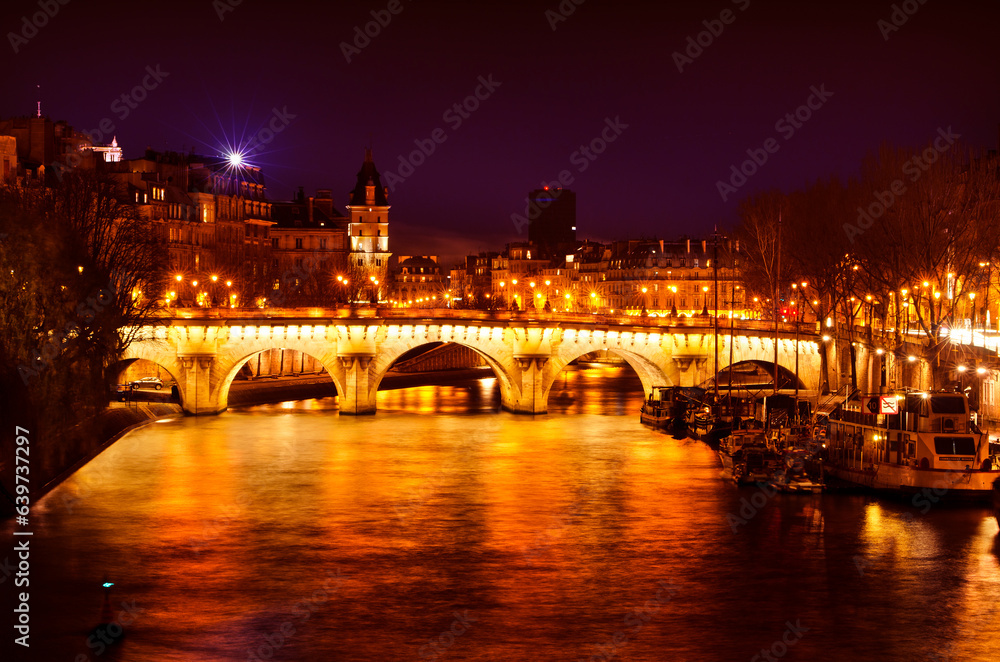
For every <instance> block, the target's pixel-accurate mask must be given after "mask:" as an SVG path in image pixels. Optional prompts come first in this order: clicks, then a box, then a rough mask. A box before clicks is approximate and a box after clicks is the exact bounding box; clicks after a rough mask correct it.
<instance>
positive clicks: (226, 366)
mask: <svg viewBox="0 0 1000 662" xmlns="http://www.w3.org/2000/svg"><path fill="white" fill-rule="evenodd" d="M272 345H273V343H271V344H270V345H268V346H265V347H262V348H261V349H259V350H258V351H250V352H249V353H245V352H246V349H244V350H243V352H240V353H239V354H231V355H227V356H222V357H219V361H218V362H217V365H215V366H213V369H212V372H213V373H216V374H217V375H218V376H219V379H218V380H217V383H218V388H217V391H216V396H215V403H216V405H215V406H217V407H218V411H223V410H225V409H226V408H227V407H228V406H229V391H230V388H231V387H232V385H233V381H234V380H235V379H236V376H237V375H238V374H239V372H240V370H241V369H242V368H243V366H244V365H246V363H247V361H249V360H250V359H252V358H253V357H254V356H257V355H258V354H260V353H261V352H266V351H269V350H272V349H276V348H275V347H273V346H272ZM282 348H284V349H294V350H296V351H299V352H302V353H303V354H305V355H306V356H311V357H312V358H313V359H315V360H316V361H318V362H319V364H320V365H321V366H323V369H324V370H325V371H326V373H327V375H328V376H329V377H330V379H331V381H333V384H334V387H335V388H336V389H337V395H338V396H340V397H339V398H338V400H343V395H344V392H345V390H344V368H343V366H342V365H341V363H340V362H339V361H337V360H336V356H334V357H332V360H331V358H330V357H323V356H317V354H320V352H317V351H316V350H315V349H314V348H308V349H305V348H303V347H298V346H296V343H294V342H284V343H282Z"/></svg>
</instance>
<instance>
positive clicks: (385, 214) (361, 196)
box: [347, 147, 392, 303]
mask: <svg viewBox="0 0 1000 662" xmlns="http://www.w3.org/2000/svg"><path fill="white" fill-rule="evenodd" d="M347 216H348V225H347V228H348V237H349V240H350V242H351V244H350V253H349V258H348V259H349V267H350V270H349V271H350V275H351V277H352V280H353V281H354V283H355V288H352V289H353V290H354V291H355V292H356V293H357V298H358V299H359V300H361V301H370V302H372V303H377V302H378V301H380V300H382V299H383V294H384V293H385V292H386V291H387V289H386V288H387V285H388V283H387V282H386V275H387V273H388V267H389V257H390V256H391V255H392V253H390V252H389V201H388V194H387V189H386V188H385V187H383V186H382V180H381V177H380V176H379V173H378V170H377V169H376V168H375V161H374V160H373V159H372V150H371V148H370V147H369V148H367V149H365V160H364V163H362V164H361V170H359V171H358V179H357V183H356V184H355V185H354V189H353V190H352V191H351V193H350V204H349V205H347Z"/></svg>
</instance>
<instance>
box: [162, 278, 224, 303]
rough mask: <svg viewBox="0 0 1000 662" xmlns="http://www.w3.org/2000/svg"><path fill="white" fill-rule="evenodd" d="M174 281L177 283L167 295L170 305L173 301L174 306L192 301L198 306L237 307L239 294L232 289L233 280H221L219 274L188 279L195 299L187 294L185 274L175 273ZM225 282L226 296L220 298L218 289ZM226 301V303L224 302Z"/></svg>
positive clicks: (167, 301)
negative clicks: (199, 278) (200, 278)
mask: <svg viewBox="0 0 1000 662" xmlns="http://www.w3.org/2000/svg"><path fill="white" fill-rule="evenodd" d="M174 282H175V283H176V285H175V286H174V288H175V289H172V290H170V291H168V292H167V293H166V294H165V296H164V299H165V302H166V305H167V306H169V305H170V304H171V303H173V305H174V306H178V305H184V302H191V301H193V303H194V304H195V305H197V306H202V307H206V308H210V307H213V306H222V307H228V308H235V307H236V303H237V298H238V297H237V295H236V293H235V292H233V291H232V287H233V281H232V280H225V281H221V282H220V278H219V276H218V275H217V274H212V275H210V276H208V277H207V278H206V279H202V280H198V278H192V279H191V280H190V281H187V286H188V287H190V289H191V294H192V295H193V299H192V298H189V297H186V296H185V292H184V289H185V279H184V275H183V274H175V275H174ZM222 284H224V285H225V287H226V296H225V297H224V298H220V297H219V296H218V295H219V292H218V289H219V287H221V285H222ZM223 302H224V303H223Z"/></svg>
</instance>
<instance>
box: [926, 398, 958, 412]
mask: <svg viewBox="0 0 1000 662" xmlns="http://www.w3.org/2000/svg"><path fill="white" fill-rule="evenodd" d="M931 411H932V412H934V413H935V414H964V413H965V398H963V397H962V396H960V395H935V396H932V397H931Z"/></svg>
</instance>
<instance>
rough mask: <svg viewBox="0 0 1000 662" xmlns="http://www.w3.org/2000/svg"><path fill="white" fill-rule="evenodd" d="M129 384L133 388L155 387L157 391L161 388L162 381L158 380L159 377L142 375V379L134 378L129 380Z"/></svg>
mask: <svg viewBox="0 0 1000 662" xmlns="http://www.w3.org/2000/svg"><path fill="white" fill-rule="evenodd" d="M129 385H130V386H132V387H133V388H150V387H152V388H155V389H156V390H157V391H159V390H160V389H161V388H163V382H162V381H160V378H159V377H143V378H142V379H136V380H135V381H132V382H129Z"/></svg>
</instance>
